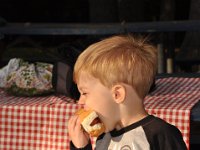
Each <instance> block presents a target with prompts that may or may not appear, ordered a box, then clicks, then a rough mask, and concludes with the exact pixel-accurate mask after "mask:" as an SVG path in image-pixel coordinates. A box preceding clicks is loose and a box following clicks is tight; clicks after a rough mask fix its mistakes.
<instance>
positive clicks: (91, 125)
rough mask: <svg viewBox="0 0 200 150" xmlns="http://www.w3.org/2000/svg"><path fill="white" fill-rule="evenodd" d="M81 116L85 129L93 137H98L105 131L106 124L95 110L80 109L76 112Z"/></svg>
mask: <svg viewBox="0 0 200 150" xmlns="http://www.w3.org/2000/svg"><path fill="white" fill-rule="evenodd" d="M76 115H78V116H79V118H80V121H81V125H82V127H83V129H84V130H85V131H86V132H87V133H89V134H90V136H92V137H98V136H99V135H101V134H102V133H103V132H104V131H105V126H104V124H103V123H102V122H101V120H100V119H99V117H98V115H97V113H96V112H95V111H93V110H84V109H79V110H78V111H77V112H76Z"/></svg>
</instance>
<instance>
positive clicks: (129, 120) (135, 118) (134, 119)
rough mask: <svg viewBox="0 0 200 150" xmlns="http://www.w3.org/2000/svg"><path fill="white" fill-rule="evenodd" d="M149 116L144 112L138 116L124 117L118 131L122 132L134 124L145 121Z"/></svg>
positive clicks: (118, 124)
mask: <svg viewBox="0 0 200 150" xmlns="http://www.w3.org/2000/svg"><path fill="white" fill-rule="evenodd" d="M147 116H148V113H147V112H146V111H145V110H144V111H141V112H140V113H138V114H135V115H131V116H127V117H124V118H122V119H121V120H120V121H119V122H118V123H117V125H116V130H120V129H122V128H124V127H127V126H129V125H131V124H133V123H136V122H138V121H140V120H142V119H144V118H145V117H147Z"/></svg>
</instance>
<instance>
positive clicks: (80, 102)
mask: <svg viewBox="0 0 200 150" xmlns="http://www.w3.org/2000/svg"><path fill="white" fill-rule="evenodd" d="M78 104H81V105H84V104H85V100H83V98H81V97H80V98H79V100H78Z"/></svg>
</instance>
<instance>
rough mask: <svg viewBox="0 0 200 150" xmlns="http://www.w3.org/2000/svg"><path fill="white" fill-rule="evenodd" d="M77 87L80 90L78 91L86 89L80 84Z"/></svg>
mask: <svg viewBox="0 0 200 150" xmlns="http://www.w3.org/2000/svg"><path fill="white" fill-rule="evenodd" d="M78 89H79V90H80V91H82V90H85V89H87V88H86V87H83V86H80V87H78Z"/></svg>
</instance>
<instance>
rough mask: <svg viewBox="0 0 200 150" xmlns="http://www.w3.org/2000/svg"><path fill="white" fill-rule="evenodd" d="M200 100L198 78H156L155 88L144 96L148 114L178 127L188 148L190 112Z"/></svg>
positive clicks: (199, 80)
mask: <svg viewBox="0 0 200 150" xmlns="http://www.w3.org/2000/svg"><path fill="white" fill-rule="evenodd" d="M199 100H200V78H172V77H170V78H163V79H158V80H156V90H155V91H153V92H152V93H151V94H150V95H148V96H147V97H146V98H145V101H144V104H145V108H146V110H147V111H148V113H149V114H153V115H155V116H158V117H160V118H162V119H164V120H165V121H167V122H169V123H171V124H173V125H175V126H176V127H178V128H179V130H180V131H181V133H182V135H183V139H184V141H185V143H186V145H187V147H188V149H189V147H190V146H189V143H190V140H189V139H190V112H191V109H192V107H193V106H194V105H195V104H196V103H197V102H198V101H199Z"/></svg>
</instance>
